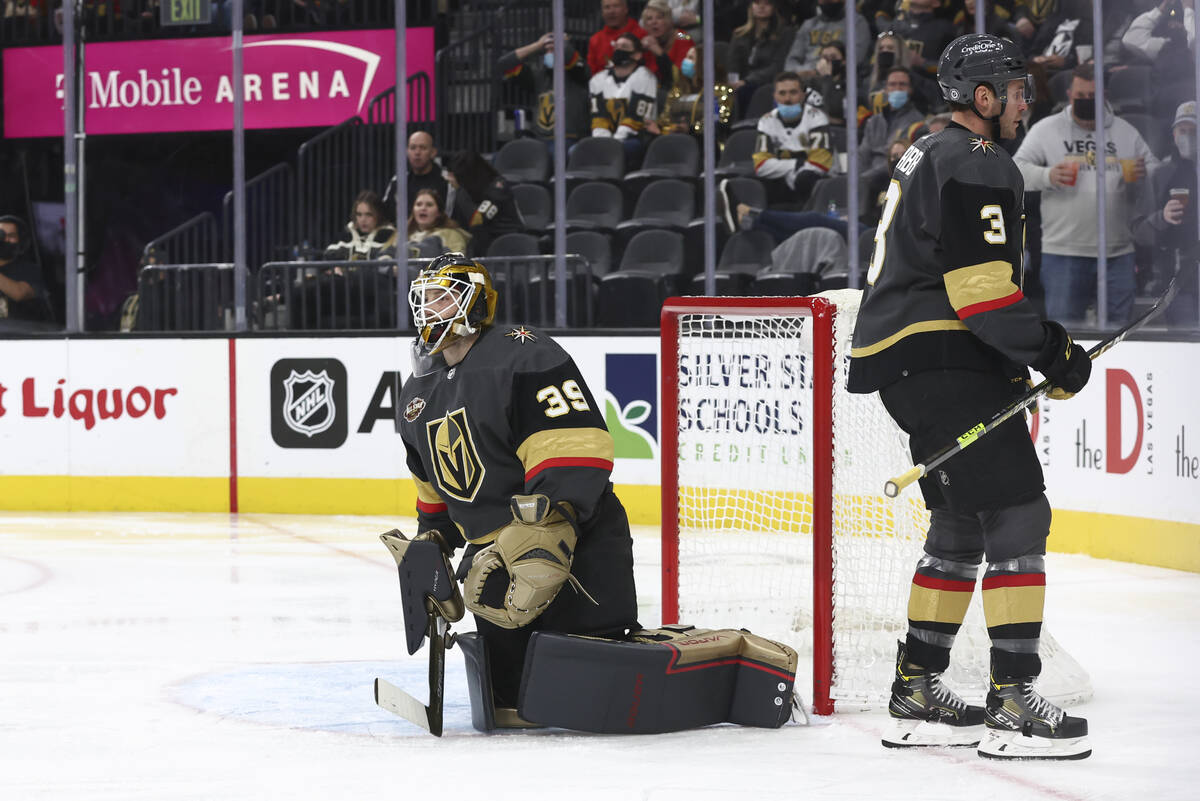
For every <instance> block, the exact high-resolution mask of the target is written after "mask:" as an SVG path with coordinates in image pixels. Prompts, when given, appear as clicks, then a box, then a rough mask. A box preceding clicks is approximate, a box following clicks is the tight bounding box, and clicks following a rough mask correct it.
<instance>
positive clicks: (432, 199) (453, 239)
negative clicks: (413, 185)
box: [408, 189, 471, 253]
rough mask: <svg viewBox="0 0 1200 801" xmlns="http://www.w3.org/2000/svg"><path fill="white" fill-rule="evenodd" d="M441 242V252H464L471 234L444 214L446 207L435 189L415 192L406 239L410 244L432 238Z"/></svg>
mask: <svg viewBox="0 0 1200 801" xmlns="http://www.w3.org/2000/svg"><path fill="white" fill-rule="evenodd" d="M435 237H436V238H437V239H440V240H441V242H442V247H441V251H440V252H441V253H446V252H447V251H449V252H453V253H465V252H466V251H467V243H468V242H470V241H471V235H470V234H468V233H467V232H466V231H464V230H463V229H462V226H460V225H459V224H458V223H456V222H455V221H454V220H452V219H450V218H449V217H447V216H446V207H445V205H444V203H443V201H442V197H441V195H439V194H438V193H437V190H436V189H422V190H421V191H419V192H417V199H416V200H414V201H413V205H412V211H411V212H410V213H409V215H408V241H409V242H410V243H412V244H416V243H418V242H423V241H425V240H427V239H432V238H435Z"/></svg>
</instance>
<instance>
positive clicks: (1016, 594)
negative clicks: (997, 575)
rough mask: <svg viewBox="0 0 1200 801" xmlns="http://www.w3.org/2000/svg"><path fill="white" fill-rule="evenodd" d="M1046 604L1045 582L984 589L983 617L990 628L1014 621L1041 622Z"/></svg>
mask: <svg viewBox="0 0 1200 801" xmlns="http://www.w3.org/2000/svg"><path fill="white" fill-rule="evenodd" d="M1045 605H1046V585H1045V584H1035V585H1030V586H1024V587H996V588H994V589H985V590H984V591H983V619H984V620H985V621H987V625H988V628H993V627H995V626H1006V625H1009V624H1012V623H1041V622H1042V611H1043V609H1044V608H1045Z"/></svg>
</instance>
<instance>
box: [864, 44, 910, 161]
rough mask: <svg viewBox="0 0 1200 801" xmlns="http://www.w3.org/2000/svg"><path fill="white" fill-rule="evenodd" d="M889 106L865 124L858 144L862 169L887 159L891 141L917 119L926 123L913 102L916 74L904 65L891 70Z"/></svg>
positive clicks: (889, 71) (888, 83)
mask: <svg viewBox="0 0 1200 801" xmlns="http://www.w3.org/2000/svg"><path fill="white" fill-rule="evenodd" d="M884 88H885V89H886V90H887V101H888V104H887V107H886V108H884V109H883V112H882V113H880V114H873V115H871V116H870V117H868V118H867V122H866V124H865V125H863V134H862V141H861V142H860V143H859V145H858V166H859V170H860V171H862V172H866V171H867V170H870V169H873V168H881V167H883V166H884V165H885V164H886V163H887V146H888V142H890V141H892V140H893V139H895V138H896V135H897V134H899V133H900V132H901V131H904V130H906V129H907V128H909V127H910V126H911V125H912V124H913V123H923V122H924V121H925V115H924V114H922V113H921V112H920V111H918V110H917V108H916V106H914V105H913V102H912V75H911V74H910V73H909V71H908V70H906V69H905V68H904V67H892V68H891V69H890V70H888V75H887V83H885V84H884Z"/></svg>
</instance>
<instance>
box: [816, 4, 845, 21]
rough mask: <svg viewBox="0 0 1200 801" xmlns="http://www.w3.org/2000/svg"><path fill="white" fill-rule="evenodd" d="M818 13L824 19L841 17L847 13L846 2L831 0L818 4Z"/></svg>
mask: <svg viewBox="0 0 1200 801" xmlns="http://www.w3.org/2000/svg"><path fill="white" fill-rule="evenodd" d="M817 13H818V14H820V15H821V17H822V19H841V18H842V17H843V16H845V14H846V4H845V2H842V0H829V1H828V2H819V3H818V4H817Z"/></svg>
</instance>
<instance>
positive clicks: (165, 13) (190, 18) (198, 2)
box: [158, 0, 212, 25]
mask: <svg viewBox="0 0 1200 801" xmlns="http://www.w3.org/2000/svg"><path fill="white" fill-rule="evenodd" d="M158 7H159V9H160V10H161V11H162V14H161V19H160V24H161V25H207V24H208V23H210V22H212V0H161V2H160V3H159V4H158Z"/></svg>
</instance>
